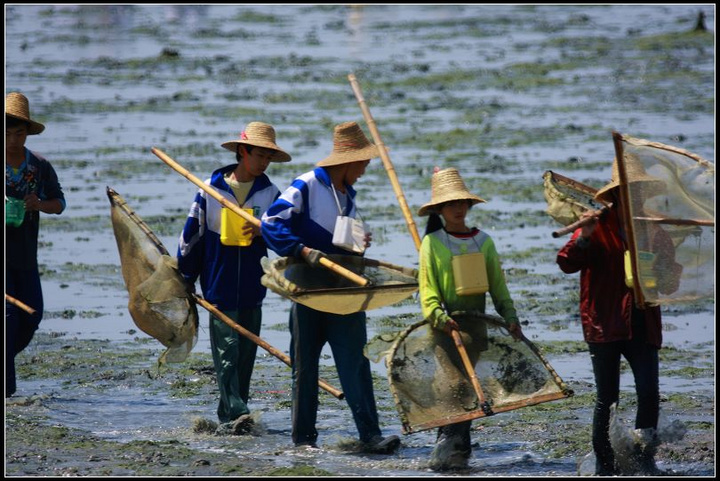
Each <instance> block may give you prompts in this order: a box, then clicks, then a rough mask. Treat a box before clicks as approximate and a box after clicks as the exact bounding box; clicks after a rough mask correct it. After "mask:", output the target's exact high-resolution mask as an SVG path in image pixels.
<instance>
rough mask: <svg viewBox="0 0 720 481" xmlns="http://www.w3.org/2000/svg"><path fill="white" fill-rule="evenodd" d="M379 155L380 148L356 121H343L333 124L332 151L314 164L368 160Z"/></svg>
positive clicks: (326, 165)
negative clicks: (370, 139)
mask: <svg viewBox="0 0 720 481" xmlns="http://www.w3.org/2000/svg"><path fill="white" fill-rule="evenodd" d="M379 156H380V150H379V149H378V148H377V146H376V145H375V144H373V143H372V142H370V141H369V140H368V138H367V137H365V133H364V132H363V131H362V129H361V128H360V126H359V125H358V124H357V122H345V123H343V124H340V125H336V126H335V131H334V132H333V150H332V153H331V154H330V155H329V156H328V157H326V158H325V159H323V160H321V161H320V162H318V163H317V164H315V165H317V166H318V167H329V166H331V165H340V164H349V163H350V162H358V161H361V160H370V159H373V158H375V157H379Z"/></svg>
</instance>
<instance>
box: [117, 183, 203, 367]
mask: <svg viewBox="0 0 720 481" xmlns="http://www.w3.org/2000/svg"><path fill="white" fill-rule="evenodd" d="M107 195H108V198H109V199H110V206H111V207H110V217H111V220H112V225H113V231H114V233H115V240H116V241H117V245H118V250H119V252H120V263H121V265H122V274H123V279H124V280H125V286H126V287H127V290H128V294H129V302H128V311H129V312H130V316H131V317H132V319H133V322H135V325H136V326H137V327H138V328H139V329H140V330H142V331H143V332H145V333H146V334H148V335H150V336H152V337H154V338H155V339H157V340H158V341H160V342H161V343H162V344H163V345H164V346H165V347H167V348H168V349H167V350H166V351H165V352H164V353H163V354H162V355H161V356H160V359H159V362H160V363H164V362H182V361H184V360H185V359H186V358H187V356H188V354H189V353H190V351H191V350H192V348H193V347H194V346H195V344H196V343H197V327H198V313H197V307H196V306H195V302H194V301H193V300H192V298H191V297H190V296H189V294H188V293H187V290H186V287H185V281H184V279H183V277H182V275H181V274H180V271H179V270H178V267H177V260H176V259H175V258H174V257H170V255H168V251H167V249H165V246H163V245H162V242H160V240H159V239H158V238H157V237H156V236H155V235H154V234H153V233H152V231H151V230H150V229H149V228H148V226H147V225H146V224H145V223H144V222H143V221H142V219H140V217H138V216H137V215H136V214H135V212H133V211H132V210H131V209H130V207H129V206H128V205H127V203H126V202H125V200H124V199H123V198H122V197H121V196H120V195H119V194H118V193H117V192H115V191H114V190H112V189H110V188H108V189H107Z"/></svg>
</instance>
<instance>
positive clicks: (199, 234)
mask: <svg viewBox="0 0 720 481" xmlns="http://www.w3.org/2000/svg"><path fill="white" fill-rule="evenodd" d="M207 201H208V198H207V197H206V196H205V193H204V191H202V190H199V191H198V192H197V194H195V199H194V200H193V203H192V205H191V206H190V212H189V213H188V217H187V220H186V221H185V226H184V227H183V230H182V232H181V233H180V238H179V240H178V250H177V260H178V269H180V273H181V274H182V275H183V277H184V278H185V280H186V281H187V282H188V283H189V284H195V281H196V280H197V278H198V277H199V276H200V272H201V270H202V263H203V248H202V240H203V234H204V233H205V228H206V226H205V224H204V219H205V218H206V217H205V216H206V212H207Z"/></svg>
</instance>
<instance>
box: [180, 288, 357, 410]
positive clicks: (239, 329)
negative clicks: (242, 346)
mask: <svg viewBox="0 0 720 481" xmlns="http://www.w3.org/2000/svg"><path fill="white" fill-rule="evenodd" d="M193 297H194V298H195V301H196V302H197V303H198V304H200V305H201V306H203V307H204V308H205V309H207V310H208V311H210V312H211V313H212V314H213V315H214V316H215V317H217V318H218V319H220V320H221V321H223V322H224V323H225V324H227V325H228V326H230V327H231V328H233V329H234V330H236V331H237V332H239V333H240V334H242V335H243V336H245V337H247V338H248V339H250V340H251V341H252V342H254V343H255V344H257V345H258V346H260V347H262V348H263V349H265V350H266V351H267V352H269V353H270V354H272V355H273V356H275V357H276V358H278V359H280V360H281V361H282V362H284V363H285V364H287V365H288V366H291V364H290V358H289V357H288V356H286V355H285V354H284V353H283V352H281V351H278V350H277V349H275V348H274V347H272V346H271V345H270V344H268V343H267V342H266V341H264V340H263V339H262V338H260V337H258V336H256V335H255V334H253V333H252V332H250V331H248V330H247V329H245V328H244V327H242V326H241V325H240V324H238V323H237V322H235V321H233V320H232V318H230V317H229V316H228V315H226V314H225V313H224V312H222V311H221V310H220V309H218V308H217V307H215V306H213V305H212V304H210V303H209V302H208V301H206V300H205V299H203V298H202V297H200V296H198V295H196V294H193ZM318 385H319V386H320V387H321V388H323V389H325V390H326V391H327V392H329V393H330V394H332V395H333V396H335V397H336V398H338V399H343V398H344V397H345V394H343V392H342V391H340V390H338V389H336V388H334V387H333V386H331V385H330V384H328V383H327V382H325V381H323V380H322V379H320V380H318Z"/></svg>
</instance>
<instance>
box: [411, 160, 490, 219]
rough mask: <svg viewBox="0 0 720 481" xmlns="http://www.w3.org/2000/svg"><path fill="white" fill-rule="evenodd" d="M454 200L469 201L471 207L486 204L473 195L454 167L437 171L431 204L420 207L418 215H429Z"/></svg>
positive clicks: (483, 200) (434, 177)
mask: <svg viewBox="0 0 720 481" xmlns="http://www.w3.org/2000/svg"><path fill="white" fill-rule="evenodd" d="M452 200H467V201H469V202H470V205H475V204H479V203H480V202H485V199H481V198H480V197H478V196H476V195H475V194H471V193H470V192H469V191H468V189H467V187H465V182H463V180H462V177H460V173H459V172H458V170H457V169H456V168H454V167H451V168H449V169H443V170H438V171H436V172H435V173H434V174H433V176H432V197H431V200H430V202H428V203H427V204H425V205H424V206H422V207H420V210H419V211H418V215H428V214H430V213H431V212H432V211H434V210H435V208H436V207H437V206H439V205H440V204H444V203H445V202H450V201H452Z"/></svg>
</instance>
